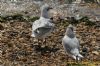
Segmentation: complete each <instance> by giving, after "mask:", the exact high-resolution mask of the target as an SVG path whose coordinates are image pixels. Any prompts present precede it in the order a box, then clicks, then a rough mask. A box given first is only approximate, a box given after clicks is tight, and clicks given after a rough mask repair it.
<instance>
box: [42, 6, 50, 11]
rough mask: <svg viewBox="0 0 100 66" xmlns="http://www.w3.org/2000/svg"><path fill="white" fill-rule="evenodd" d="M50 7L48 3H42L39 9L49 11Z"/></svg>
mask: <svg viewBox="0 0 100 66" xmlns="http://www.w3.org/2000/svg"><path fill="white" fill-rule="evenodd" d="M50 9H52V7H50V6H49V5H48V4H44V5H43V6H42V7H41V10H42V11H49V10H50Z"/></svg>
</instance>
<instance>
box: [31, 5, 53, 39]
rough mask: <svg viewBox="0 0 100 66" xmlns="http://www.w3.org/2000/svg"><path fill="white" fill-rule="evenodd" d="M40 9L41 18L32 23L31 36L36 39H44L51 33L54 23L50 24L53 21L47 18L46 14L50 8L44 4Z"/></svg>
mask: <svg viewBox="0 0 100 66" xmlns="http://www.w3.org/2000/svg"><path fill="white" fill-rule="evenodd" d="M40 9H41V16H40V18H39V19H38V20H36V21H34V22H33V25H32V35H31V36H32V37H35V38H37V39H44V38H46V36H49V34H50V33H51V32H52V31H53V29H54V23H52V22H53V20H52V19H50V18H49V14H48V11H49V10H50V9H52V8H51V7H50V6H49V5H48V4H44V5H43V6H42V7H41V8H40Z"/></svg>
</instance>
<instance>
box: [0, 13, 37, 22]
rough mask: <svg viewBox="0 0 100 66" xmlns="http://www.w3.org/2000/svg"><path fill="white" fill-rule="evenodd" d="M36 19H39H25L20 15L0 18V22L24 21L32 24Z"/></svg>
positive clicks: (28, 17)
mask: <svg viewBox="0 0 100 66" xmlns="http://www.w3.org/2000/svg"><path fill="white" fill-rule="evenodd" d="M37 19H39V17H32V18H30V16H27V17H25V16H24V15H22V14H15V15H6V16H0V22H6V21H12V20H17V21H25V22H30V21H31V22H33V21H35V20H37Z"/></svg>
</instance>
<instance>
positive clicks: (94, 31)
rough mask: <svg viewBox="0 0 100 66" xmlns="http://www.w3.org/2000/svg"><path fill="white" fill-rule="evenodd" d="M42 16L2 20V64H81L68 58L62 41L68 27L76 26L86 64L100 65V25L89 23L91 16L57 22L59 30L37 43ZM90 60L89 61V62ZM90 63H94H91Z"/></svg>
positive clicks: (0, 52)
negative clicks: (33, 34)
mask: <svg viewBox="0 0 100 66" xmlns="http://www.w3.org/2000/svg"><path fill="white" fill-rule="evenodd" d="M36 19H38V17H32V18H30V17H26V18H25V17H23V15H19V14H18V15H11V16H5V17H2V16H1V17H0V65H2V66H23V65H26V66H65V65H69V66H70V65H71V64H72V65H73V66H75V65H77V63H76V62H75V60H73V59H72V58H70V57H69V56H67V55H66V53H65V51H64V49H63V47H62V44H61V40H62V37H63V36H64V33H65V30H66V27H67V25H68V24H70V23H71V24H73V25H75V26H76V36H77V37H78V38H79V40H80V49H81V51H80V52H81V54H82V55H83V56H84V58H83V59H82V63H81V65H82V64H83V65H84V64H87V65H88V66H90V65H89V64H92V65H93V64H94V65H97V66H98V65H100V64H99V60H100V58H99V54H100V46H99V43H100V22H99V21H97V22H92V21H89V18H88V17H83V18H82V19H80V20H75V19H73V20H72V19H71V18H69V19H68V20H58V21H56V22H54V23H55V24H56V29H55V30H54V31H53V32H52V34H51V35H50V36H48V37H47V39H46V45H47V46H45V43H43V41H42V40H40V41H37V40H36V39H35V38H32V37H31V30H32V28H31V27H32V21H35V20H36ZM86 61H87V62H86ZM89 62H90V63H89Z"/></svg>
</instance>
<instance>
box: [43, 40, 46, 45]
mask: <svg viewBox="0 0 100 66" xmlns="http://www.w3.org/2000/svg"><path fill="white" fill-rule="evenodd" d="M43 44H45V46H46V38H44V39H43Z"/></svg>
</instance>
